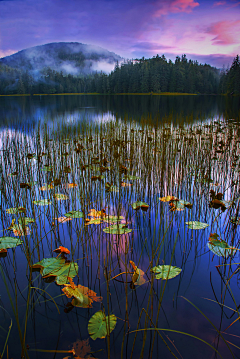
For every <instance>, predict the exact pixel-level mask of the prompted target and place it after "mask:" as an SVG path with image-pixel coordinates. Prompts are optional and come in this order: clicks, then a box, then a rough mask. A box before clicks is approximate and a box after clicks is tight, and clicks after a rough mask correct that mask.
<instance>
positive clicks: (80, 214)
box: [64, 211, 84, 218]
mask: <svg viewBox="0 0 240 359" xmlns="http://www.w3.org/2000/svg"><path fill="white" fill-rule="evenodd" d="M64 216H65V217H70V218H84V214H83V212H81V211H70V212H68V213H65V214H64Z"/></svg>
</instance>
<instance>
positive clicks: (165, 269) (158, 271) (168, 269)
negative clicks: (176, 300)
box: [151, 265, 182, 280]
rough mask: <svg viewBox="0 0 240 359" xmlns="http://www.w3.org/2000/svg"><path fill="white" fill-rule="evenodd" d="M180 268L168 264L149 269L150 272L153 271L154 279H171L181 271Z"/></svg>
mask: <svg viewBox="0 0 240 359" xmlns="http://www.w3.org/2000/svg"><path fill="white" fill-rule="evenodd" d="M181 271H182V270H181V268H178V267H174V266H169V265H158V266H156V267H153V268H152V269H151V272H153V273H155V276H156V277H155V278H156V279H164V280H167V279H172V278H174V277H176V276H177V275H179V274H180V273H181Z"/></svg>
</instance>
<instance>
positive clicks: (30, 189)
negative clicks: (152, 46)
mask: <svg viewBox="0 0 240 359" xmlns="http://www.w3.org/2000/svg"><path fill="white" fill-rule="evenodd" d="M239 121H240V98H239V97H225V96H209V95H208V96H203V95H202V96H201V95H197V96H183V95H179V96H158V95H145V96H144V95H121V96H120V95H119V96H117V95H112V96H111V95H54V96H44V95H39V96H9V97H0V150H1V152H0V154H1V163H0V164H1V167H0V168H1V188H0V190H1V228H0V230H1V237H0V353H2V354H3V358H19V357H21V356H22V358H47V359H48V358H49V359H50V358H57V359H58V358H59V359H60V358H72V357H73V350H74V352H75V353H76V356H75V357H77V358H116V359H117V358H159V357H163V358H172V357H175V358H184V359H188V358H189V359H190V358H192V357H194V358H196V359H202V358H240V348H239V335H240V327H239V318H240V314H239V299H238V297H239V295H238V294H239V264H240V258H239V250H240V248H239V244H240V236H239V225H240V217H239V205H240V201H239V199H240V192H239V173H240V136H239V135H240V126H239V124H240V122H239ZM55 250H57V251H55Z"/></svg>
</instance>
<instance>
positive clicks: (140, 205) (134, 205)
mask: <svg viewBox="0 0 240 359" xmlns="http://www.w3.org/2000/svg"><path fill="white" fill-rule="evenodd" d="M131 206H132V208H133V209H136V210H137V209H139V208H141V209H142V210H143V211H147V210H148V207H149V205H148V204H147V203H145V202H141V201H137V202H134V203H132V204H131Z"/></svg>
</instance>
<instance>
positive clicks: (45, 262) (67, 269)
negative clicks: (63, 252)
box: [32, 257, 78, 285]
mask: <svg viewBox="0 0 240 359" xmlns="http://www.w3.org/2000/svg"><path fill="white" fill-rule="evenodd" d="M32 268H33V269H40V273H41V274H42V276H43V278H49V277H55V282H56V283H57V284H58V285H63V284H66V283H67V282H68V277H70V278H73V277H75V276H76V275H77V273H78V265H77V263H74V262H66V261H65V259H64V258H62V257H58V258H44V259H42V260H41V261H40V262H37V263H35V264H33V266H32Z"/></svg>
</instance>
